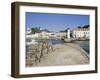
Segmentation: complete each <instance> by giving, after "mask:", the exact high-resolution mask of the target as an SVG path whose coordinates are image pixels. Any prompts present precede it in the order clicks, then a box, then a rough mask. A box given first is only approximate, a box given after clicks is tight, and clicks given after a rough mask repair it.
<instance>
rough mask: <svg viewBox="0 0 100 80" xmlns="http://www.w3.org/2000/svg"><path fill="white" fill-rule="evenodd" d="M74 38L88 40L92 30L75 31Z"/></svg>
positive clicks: (81, 29)
mask: <svg viewBox="0 0 100 80" xmlns="http://www.w3.org/2000/svg"><path fill="white" fill-rule="evenodd" d="M73 37H74V38H88V39H89V37H90V29H89V28H76V29H74V30H73Z"/></svg>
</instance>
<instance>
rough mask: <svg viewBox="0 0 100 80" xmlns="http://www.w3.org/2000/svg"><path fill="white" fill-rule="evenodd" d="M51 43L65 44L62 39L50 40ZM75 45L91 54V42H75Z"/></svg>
mask: <svg viewBox="0 0 100 80" xmlns="http://www.w3.org/2000/svg"><path fill="white" fill-rule="evenodd" d="M49 42H50V43H52V44H53V45H55V44H63V43H64V41H63V40H60V39H50V40H49ZM74 43H76V44H78V45H79V46H80V47H81V48H83V49H84V50H85V51H86V52H88V53H89V52H90V51H89V48H90V46H89V41H74Z"/></svg>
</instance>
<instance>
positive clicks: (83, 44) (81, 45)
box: [74, 41, 90, 53]
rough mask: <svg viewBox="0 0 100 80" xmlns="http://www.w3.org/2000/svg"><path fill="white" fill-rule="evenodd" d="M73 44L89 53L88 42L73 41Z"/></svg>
mask: <svg viewBox="0 0 100 80" xmlns="http://www.w3.org/2000/svg"><path fill="white" fill-rule="evenodd" d="M74 43H76V44H78V45H79V46H80V47H81V48H83V49H84V50H85V51H86V52H88V53H89V52H90V50H89V49H90V45H89V41H74Z"/></svg>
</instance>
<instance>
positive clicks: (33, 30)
mask: <svg viewBox="0 0 100 80" xmlns="http://www.w3.org/2000/svg"><path fill="white" fill-rule="evenodd" d="M31 31H32V33H33V34H35V33H39V32H40V28H38V27H35V28H31Z"/></svg>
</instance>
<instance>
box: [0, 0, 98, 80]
mask: <svg viewBox="0 0 100 80" xmlns="http://www.w3.org/2000/svg"><path fill="white" fill-rule="evenodd" d="M12 1H15V0H0V64H1V65H0V80H15V78H12V77H11V76H10V74H11V73H10V68H11V60H10V59H11V48H10V47H11V35H10V34H11V2H12ZM16 1H30V2H31V1H33V2H42V3H43V2H44V3H56V4H74V5H75V4H77V5H89V6H93V5H94V6H98V7H99V10H100V6H99V5H100V0H16ZM99 14H100V11H99ZM98 20H99V21H100V16H98ZM98 26H100V23H99V25H98ZM99 30H100V27H98V31H99ZM99 34H100V32H99ZM99 41H100V37H99ZM99 47H100V45H99ZM99 53H100V49H99ZM98 58H99V60H98V63H99V65H98V67H99V73H98V74H81V75H65V76H54V77H38V78H26V79H25V78H22V79H18V80H100V77H99V76H100V62H99V61H100V54H98Z"/></svg>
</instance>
